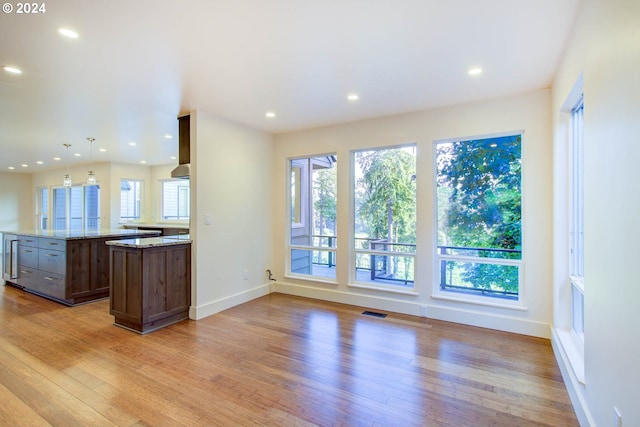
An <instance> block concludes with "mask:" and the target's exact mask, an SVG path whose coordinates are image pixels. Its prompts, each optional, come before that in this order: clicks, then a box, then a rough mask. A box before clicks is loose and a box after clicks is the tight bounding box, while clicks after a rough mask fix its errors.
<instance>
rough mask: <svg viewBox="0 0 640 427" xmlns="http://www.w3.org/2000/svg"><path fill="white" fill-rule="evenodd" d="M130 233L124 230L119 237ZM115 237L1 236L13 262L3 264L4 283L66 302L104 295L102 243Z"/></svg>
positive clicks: (105, 261)
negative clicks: (10, 251) (9, 264)
mask: <svg viewBox="0 0 640 427" xmlns="http://www.w3.org/2000/svg"><path fill="white" fill-rule="evenodd" d="M131 236H132V232H127V233H126V234H125V235H124V236H120V238H122V237H127V238H128V237H131ZM138 236H149V233H145V234H138ZM117 238H119V237H117V236H114V235H113V234H108V233H107V235H105V236H99V237H98V236H88V237H73V238H51V237H37V236H32V235H22V234H17V235H5V236H4V240H5V247H7V248H8V249H10V250H11V249H13V252H12V253H13V254H12V255H11V256H10V257H6V258H10V259H9V261H10V262H12V263H13V264H14V265H13V266H9V267H11V268H9V269H8V268H6V267H5V270H6V271H5V274H4V279H5V282H7V283H9V284H11V285H14V286H17V287H20V288H23V289H24V290H26V291H29V292H32V293H35V294H38V295H40V296H44V297H46V298H49V299H53V300H55V301H58V302H61V303H63V304H66V305H75V304H80V303H84V302H89V301H93V300H97V299H102V298H106V297H108V296H109V247H108V246H107V245H106V244H105V242H106V241H107V240H113V239H117ZM12 242H13V243H12ZM14 257H15V259H13V258H14Z"/></svg>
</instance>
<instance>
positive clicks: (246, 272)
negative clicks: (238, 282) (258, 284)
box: [242, 269, 249, 280]
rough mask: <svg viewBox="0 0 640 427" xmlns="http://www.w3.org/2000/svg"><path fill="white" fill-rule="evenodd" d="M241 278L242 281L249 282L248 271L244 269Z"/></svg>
mask: <svg viewBox="0 0 640 427" xmlns="http://www.w3.org/2000/svg"><path fill="white" fill-rule="evenodd" d="M242 277H243V278H244V280H249V270H247V269H245V270H244V271H243V272H242Z"/></svg>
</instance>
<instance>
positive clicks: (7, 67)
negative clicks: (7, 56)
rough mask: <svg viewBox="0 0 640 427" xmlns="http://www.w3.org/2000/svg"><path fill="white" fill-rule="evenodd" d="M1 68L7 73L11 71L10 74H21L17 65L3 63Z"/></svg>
mask: <svg viewBox="0 0 640 427" xmlns="http://www.w3.org/2000/svg"><path fill="white" fill-rule="evenodd" d="M2 69H3V70H5V71H6V72H7V73H11V74H22V70H21V69H20V68H18V67H13V66H11V65H4V66H3V67H2Z"/></svg>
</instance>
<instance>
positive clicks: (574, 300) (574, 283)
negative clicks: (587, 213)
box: [569, 96, 584, 342]
mask: <svg viewBox="0 0 640 427" xmlns="http://www.w3.org/2000/svg"><path fill="white" fill-rule="evenodd" d="M570 113H571V134H570V138H571V145H570V152H571V157H570V159H571V160H570V161H571V178H570V183H569V187H570V190H569V191H570V197H571V205H570V219H569V223H570V233H571V235H570V251H571V252H570V254H569V258H570V265H569V270H570V271H569V273H570V275H571V328H572V330H573V332H574V333H575V334H576V336H577V337H578V339H579V340H580V341H581V342H583V341H584V154H583V152H584V142H583V115H584V101H583V98H582V96H581V97H580V99H579V101H578V102H577V103H576V104H575V106H574V107H573V108H572V109H571V111H570Z"/></svg>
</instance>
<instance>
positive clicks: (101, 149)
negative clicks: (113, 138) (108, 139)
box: [98, 148, 107, 153]
mask: <svg viewBox="0 0 640 427" xmlns="http://www.w3.org/2000/svg"><path fill="white" fill-rule="evenodd" d="M98 151H99V152H101V153H106V152H107V149H106V148H98Z"/></svg>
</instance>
